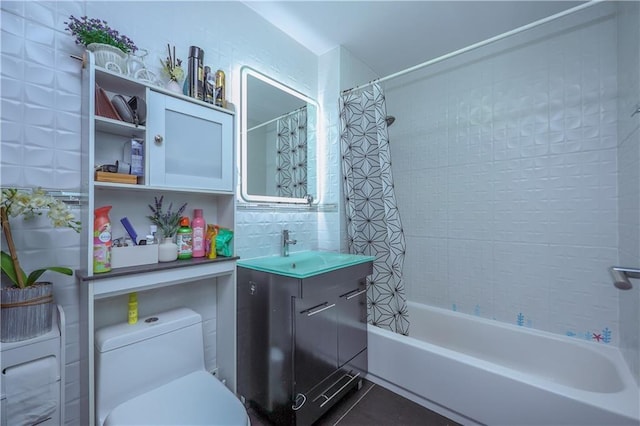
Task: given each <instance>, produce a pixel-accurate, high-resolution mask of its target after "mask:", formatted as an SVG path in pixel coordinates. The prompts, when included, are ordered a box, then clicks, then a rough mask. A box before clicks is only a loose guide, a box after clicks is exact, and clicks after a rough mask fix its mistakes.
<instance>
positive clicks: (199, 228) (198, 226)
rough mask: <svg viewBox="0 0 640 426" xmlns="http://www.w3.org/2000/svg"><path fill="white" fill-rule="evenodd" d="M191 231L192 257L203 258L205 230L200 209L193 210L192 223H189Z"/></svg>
mask: <svg viewBox="0 0 640 426" xmlns="http://www.w3.org/2000/svg"><path fill="white" fill-rule="evenodd" d="M191 228H192V229H193V240H192V242H193V252H192V256H193V257H204V254H205V229H206V224H205V221H204V218H203V217H202V209H194V210H193V221H192V222H191Z"/></svg>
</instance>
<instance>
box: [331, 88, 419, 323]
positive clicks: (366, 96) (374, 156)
mask: <svg viewBox="0 0 640 426" xmlns="http://www.w3.org/2000/svg"><path fill="white" fill-rule="evenodd" d="M386 115H387V114H386V105H385V100H384V94H383V93H382V88H381V87H380V85H379V84H377V83H376V84H373V85H371V86H369V87H367V88H365V89H362V90H352V91H350V92H348V93H346V94H343V95H342V96H341V97H340V124H341V126H340V146H341V151H342V172H343V176H344V193H345V197H346V203H345V206H346V207H345V208H346V214H347V233H348V237H349V251H350V252H351V253H355V254H365V255H369V256H375V258H376V260H375V261H374V263H373V274H372V275H370V276H369V277H368V278H367V284H368V285H369V290H368V292H367V303H368V321H369V323H371V324H373V325H377V326H379V327H382V328H387V329H390V330H391V331H394V332H396V333H400V334H405V335H406V334H408V333H409V315H408V311H407V301H406V296H405V291H404V282H403V279H402V267H403V264H404V254H405V247H406V246H405V239H404V233H403V230H402V224H401V222H400V214H399V213H398V207H397V203H396V198H395V193H394V190H393V177H392V174H391V154H390V151H389V134H388V132H387V123H386V121H385V117H386Z"/></svg>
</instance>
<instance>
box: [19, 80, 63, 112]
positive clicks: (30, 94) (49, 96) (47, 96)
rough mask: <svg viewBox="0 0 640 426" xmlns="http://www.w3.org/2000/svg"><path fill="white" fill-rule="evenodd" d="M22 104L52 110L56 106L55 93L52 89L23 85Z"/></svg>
mask: <svg viewBox="0 0 640 426" xmlns="http://www.w3.org/2000/svg"><path fill="white" fill-rule="evenodd" d="M24 102H25V103H27V104H30V105H33V106H37V107H46V108H49V109H52V108H53V106H54V105H55V104H56V102H55V91H54V90H53V88H52V87H45V86H40V85H34V84H25V86H24Z"/></svg>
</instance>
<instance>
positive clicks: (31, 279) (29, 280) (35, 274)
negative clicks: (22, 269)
mask: <svg viewBox="0 0 640 426" xmlns="http://www.w3.org/2000/svg"><path fill="white" fill-rule="evenodd" d="M46 271H52V272H58V273H60V274H65V275H73V271H72V270H71V269H69V268H64V267H61V266H49V267H47V268H42V269H36V270H35V271H33V272H31V273H30V274H29V278H27V281H26V285H31V284H34V283H35V282H36V281H37V280H38V278H40V276H41V275H42V274H44V273H45V272H46Z"/></svg>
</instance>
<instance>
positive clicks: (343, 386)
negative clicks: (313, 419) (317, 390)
mask: <svg viewBox="0 0 640 426" xmlns="http://www.w3.org/2000/svg"><path fill="white" fill-rule="evenodd" d="M345 377H348V378H349V381H348V382H347V383H345V384H344V385H342V386H341V387H340V389H338V390H337V391H335V392H334V393H333V395H331V396H327V395H325V394H324V393H323V394H322V395H320V396H319V397H318V398H320V397H322V398H324V399H325V401H324V402H323V403H322V404H320V408H322V407H324V406H325V405H326V404H327V403H328V402H329V401H331V400H332V399H333V398H335V396H336V395H338V394H339V393H340V392H342V391H343V390H344V389H345V388H346V387H347V386H349V385H350V384H351V383H352V382H353V381H354V380H356V379H357V378H358V377H360V373H357V374H356V375H355V376H352V375H351V374H345V375H344V376H342V377H341V378H340V380H342V379H343V378H345ZM340 380H338V381H340ZM336 383H337V382H336ZM334 385H335V383H334ZM331 386H333V385H331ZM318 398H316V399H315V400H314V402H315V401H316V400H318Z"/></svg>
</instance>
